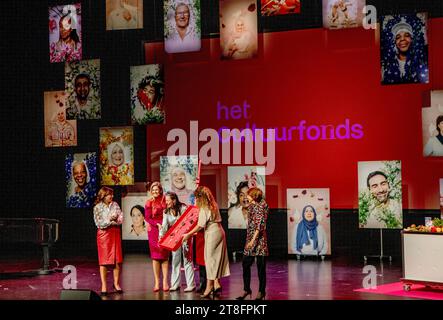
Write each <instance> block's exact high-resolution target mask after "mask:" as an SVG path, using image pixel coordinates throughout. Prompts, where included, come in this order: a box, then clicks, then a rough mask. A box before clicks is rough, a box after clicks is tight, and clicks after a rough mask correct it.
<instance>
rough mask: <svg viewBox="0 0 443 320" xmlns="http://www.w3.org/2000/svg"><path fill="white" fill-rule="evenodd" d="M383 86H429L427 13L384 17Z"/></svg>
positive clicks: (382, 49) (381, 39) (382, 23)
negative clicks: (415, 84)
mask: <svg viewBox="0 0 443 320" xmlns="http://www.w3.org/2000/svg"><path fill="white" fill-rule="evenodd" d="M380 21H381V31H380V32H381V35H380V48H381V72H382V80H381V83H382V84H388V85H389V84H403V83H428V82H429V67H428V39H427V14H426V13H416V14H409V15H407V14H399V15H394V16H382V17H381V20H380Z"/></svg>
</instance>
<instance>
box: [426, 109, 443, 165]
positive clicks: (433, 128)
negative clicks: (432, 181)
mask: <svg viewBox="0 0 443 320" xmlns="http://www.w3.org/2000/svg"><path fill="white" fill-rule="evenodd" d="M441 109H442V108H441V106H432V107H427V108H422V113H421V114H422V132H423V156H424V157H443V110H441Z"/></svg>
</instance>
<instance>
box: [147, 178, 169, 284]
mask: <svg viewBox="0 0 443 320" xmlns="http://www.w3.org/2000/svg"><path fill="white" fill-rule="evenodd" d="M149 193H150V194H151V198H150V199H149V200H148V201H146V204H145V220H146V221H147V222H148V224H149V226H150V228H148V241H149V252H150V253H151V259H152V269H153V270H154V289H153V291H154V292H158V291H159V290H160V284H159V283H160V268H161V269H162V273H163V291H169V285H168V268H169V265H168V259H169V251H167V250H166V249H162V248H160V247H159V245H158V238H159V228H160V227H161V224H162V222H163V212H164V211H165V209H166V202H165V197H164V195H163V187H162V185H161V184H160V182H158V181H155V182H153V183H152V184H151V185H150V187H149Z"/></svg>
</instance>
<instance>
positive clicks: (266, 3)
mask: <svg viewBox="0 0 443 320" xmlns="http://www.w3.org/2000/svg"><path fill="white" fill-rule="evenodd" d="M291 13H300V0H261V15H262V16H277V15H282V14H291Z"/></svg>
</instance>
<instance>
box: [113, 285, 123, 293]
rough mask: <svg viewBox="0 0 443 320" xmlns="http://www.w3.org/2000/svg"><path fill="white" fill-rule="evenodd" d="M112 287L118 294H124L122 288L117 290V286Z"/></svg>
mask: <svg viewBox="0 0 443 320" xmlns="http://www.w3.org/2000/svg"><path fill="white" fill-rule="evenodd" d="M112 287H113V288H114V290H115V292H117V293H118V294H122V293H123V290H122V289H121V288H120V289H118V290H117V288H116V287H115V285H112Z"/></svg>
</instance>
